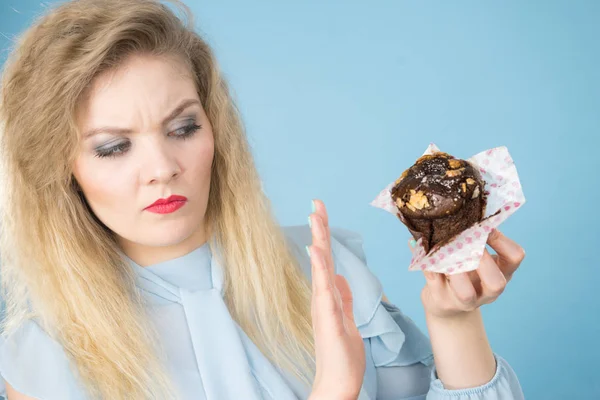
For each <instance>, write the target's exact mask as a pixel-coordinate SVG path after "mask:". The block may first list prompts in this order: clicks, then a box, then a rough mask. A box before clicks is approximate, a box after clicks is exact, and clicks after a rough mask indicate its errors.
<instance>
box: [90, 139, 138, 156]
mask: <svg viewBox="0 0 600 400" xmlns="http://www.w3.org/2000/svg"><path fill="white" fill-rule="evenodd" d="M129 146H130V145H129V142H123V143H119V144H118V145H116V146H113V147H109V148H107V149H97V150H96V157H99V158H104V157H116V156H118V155H120V154H122V153H124V152H125V151H126V150H127V149H128V148H129Z"/></svg>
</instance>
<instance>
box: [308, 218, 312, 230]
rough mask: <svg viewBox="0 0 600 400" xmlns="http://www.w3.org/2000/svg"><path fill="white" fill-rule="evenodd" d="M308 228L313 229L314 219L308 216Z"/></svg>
mask: <svg viewBox="0 0 600 400" xmlns="http://www.w3.org/2000/svg"><path fill="white" fill-rule="evenodd" d="M308 226H309V227H311V228H312V219H311V218H310V215H309V216H308Z"/></svg>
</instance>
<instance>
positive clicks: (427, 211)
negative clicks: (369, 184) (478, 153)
mask: <svg viewBox="0 0 600 400" xmlns="http://www.w3.org/2000/svg"><path fill="white" fill-rule="evenodd" d="M484 185H485V182H484V181H483V179H482V178H481V175H480V174H479V171H478V170H477V168H475V167H474V166H473V165H471V164H470V163H469V162H468V161H466V160H461V159H457V158H455V157H453V156H451V155H450V154H448V153H442V152H438V153H435V154H432V155H425V156H422V157H421V158H419V159H418V160H417V161H416V162H415V164H414V165H413V166H411V167H410V168H409V169H407V170H406V171H404V172H403V173H402V175H401V176H400V178H398V180H396V182H395V185H394V187H393V188H392V190H391V195H392V199H393V200H394V202H395V203H396V206H397V207H398V214H397V215H398V218H399V219H400V220H401V221H402V222H403V223H404V224H405V225H406V226H407V228H408V229H409V231H410V232H411V233H412V235H413V236H414V238H415V239H416V240H419V239H420V238H423V242H422V243H423V246H424V247H425V251H426V252H427V253H429V251H430V250H432V249H433V248H434V247H435V246H438V245H439V246H442V245H443V244H445V243H447V242H449V241H450V240H451V239H452V238H454V237H455V236H456V235H458V234H459V233H461V232H462V231H464V230H465V229H467V228H469V227H471V226H473V225H474V224H476V223H477V222H479V221H481V220H482V219H483V216H484V213H485V206H486V195H485V192H484V190H483V188H484Z"/></svg>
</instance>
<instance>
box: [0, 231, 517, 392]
mask: <svg viewBox="0 0 600 400" xmlns="http://www.w3.org/2000/svg"><path fill="white" fill-rule="evenodd" d="M284 231H285V233H286V236H287V238H288V239H289V242H290V244H291V246H292V248H293V251H294V252H295V254H296V256H297V257H298V259H299V261H300V264H301V266H302V268H303V270H304V272H305V273H306V274H307V276H309V277H310V261H309V259H308V256H307V255H306V252H305V251H304V246H305V245H307V244H310V243H311V240H312V238H311V234H310V230H309V228H308V227H307V226H295V227H286V228H284ZM332 251H333V255H334V262H335V268H336V272H337V273H338V274H341V275H343V276H344V277H345V278H346V279H347V280H348V283H349V284H350V287H351V289H352V292H353V294H354V298H355V301H354V315H355V321H356V324H357V326H358V329H359V331H360V333H361V334H362V337H363V340H364V344H365V350H366V355H367V357H366V359H367V365H366V372H365V377H364V383H363V387H362V390H361V392H360V396H359V400H392V399H393V400H399V399H410V400H417V399H421V400H423V399H427V400H450V399H454V400H467V399H470V400H476V399H477V400H483V399H486V400H511V399H523V393H522V391H521V388H520V385H519V382H518V379H517V377H516V375H515V373H514V371H513V370H512V369H511V367H510V366H509V365H508V363H507V362H506V361H505V360H504V359H502V358H501V357H499V356H497V355H496V361H497V369H496V374H495V376H494V377H493V378H492V380H491V381H490V382H489V383H487V384H485V385H483V386H480V387H474V388H470V389H464V390H446V389H445V388H444V386H443V385H442V382H441V381H440V380H439V379H437V377H436V373H435V367H434V365H433V356H432V352H431V347H430V344H429V340H428V339H427V337H426V336H425V335H424V334H423V333H421V331H420V330H419V329H418V328H417V326H416V325H415V324H414V323H413V322H412V321H411V320H410V319H409V318H408V317H406V316H405V315H404V314H402V312H401V311H400V310H399V309H398V308H397V307H395V306H394V305H392V304H389V303H386V302H384V301H382V300H381V297H382V286H381V283H380V281H379V280H378V279H377V278H376V277H375V276H374V275H373V274H372V273H371V271H370V270H369V268H368V267H367V263H366V260H365V255H364V252H363V250H362V241H361V238H360V236H359V235H357V234H355V233H353V232H350V231H346V230H342V229H338V228H334V229H332ZM124 257H125V258H126V259H127V261H128V262H129V263H130V264H131V265H132V267H133V268H134V269H135V270H136V271H137V272H138V287H139V288H140V289H141V290H142V292H143V293H144V295H145V299H147V304H148V307H149V312H150V315H151V318H152V321H153V323H155V324H156V327H157V329H158V332H159V334H160V336H161V339H162V342H163V345H164V346H165V350H166V354H167V356H168V360H169V362H168V370H169V371H170V373H171V376H172V379H173V381H174V383H175V385H176V387H177V388H178V392H179V393H178V398H180V399H194V400H199V399H207V400H220V399H245V400H259V399H265V400H267V399H268V400H297V399H306V398H308V396H309V394H310V387H308V386H306V385H304V384H303V383H301V382H300V381H299V380H298V379H296V378H295V377H294V376H292V375H291V374H288V373H287V372H286V371H283V370H281V369H279V368H276V367H274V366H273V365H272V364H271V363H270V362H269V361H268V360H267V358H266V357H264V356H263V355H262V353H261V352H260V351H259V350H258V348H257V347H256V346H255V345H254V344H253V343H252V341H250V339H249V338H248V337H247V336H246V334H245V333H244V332H243V331H242V330H241V328H240V327H239V326H238V325H237V324H236V323H235V321H233V319H232V318H231V316H230V314H229V312H228V310H227V307H226V305H225V303H224V301H223V297H222V276H223V275H222V269H221V266H220V265H218V263H217V262H216V258H213V257H211V252H210V250H209V247H208V245H207V244H205V245H203V246H201V247H199V248H197V249H195V250H194V251H192V252H190V253H188V254H186V255H184V256H182V257H179V258H176V259H172V260H168V261H165V262H161V263H158V264H155V265H151V266H148V267H146V268H142V267H141V266H139V265H137V264H136V263H135V262H133V261H132V260H131V259H129V258H128V257H126V256H124ZM0 340H1V342H0V374H1V375H2V378H4V379H5V380H6V381H8V382H9V383H10V384H11V385H12V386H13V387H14V388H15V389H16V390H18V391H20V392H22V393H24V394H26V395H28V396H31V397H34V398H38V399H43V400H67V399H72V400H82V399H85V398H86V396H85V395H84V394H83V393H84V392H83V390H82V386H81V384H80V382H79V381H78V379H77V374H76V373H75V372H74V371H73V370H72V369H71V368H70V367H69V361H68V359H67V357H66V355H65V353H64V351H63V349H62V347H61V346H60V345H59V344H58V343H57V342H56V341H55V340H53V339H52V338H51V337H50V336H48V335H47V334H46V333H44V331H43V330H42V329H41V328H40V325H38V324H37V323H36V322H35V321H34V320H30V321H28V322H27V323H25V324H23V325H22V326H20V327H19V328H18V329H16V330H14V331H13V332H11V333H9V334H8V335H7V336H6V337H3V338H1V339H0ZM0 395H3V396H5V395H6V391H5V388H4V385H3V383H2V384H0Z"/></svg>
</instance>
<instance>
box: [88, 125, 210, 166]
mask: <svg viewBox="0 0 600 400" xmlns="http://www.w3.org/2000/svg"><path fill="white" fill-rule="evenodd" d="M199 129H202V125H197V124H196V123H191V124H189V125H186V126H183V127H181V128H178V129H175V130H174V131H172V132H169V136H170V137H174V138H176V139H187V138H190V137H192V136H193V135H194V133H196V131H198V130H199ZM129 147H131V144H130V142H122V143H119V144H118V145H116V146H113V147H109V148H107V149H97V150H96V157H99V158H105V157H117V156H119V155H121V154H123V153H125V152H126V151H127V150H128V149H129Z"/></svg>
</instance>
